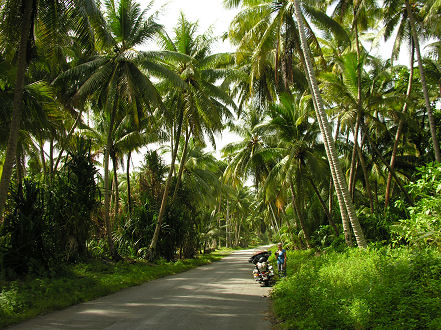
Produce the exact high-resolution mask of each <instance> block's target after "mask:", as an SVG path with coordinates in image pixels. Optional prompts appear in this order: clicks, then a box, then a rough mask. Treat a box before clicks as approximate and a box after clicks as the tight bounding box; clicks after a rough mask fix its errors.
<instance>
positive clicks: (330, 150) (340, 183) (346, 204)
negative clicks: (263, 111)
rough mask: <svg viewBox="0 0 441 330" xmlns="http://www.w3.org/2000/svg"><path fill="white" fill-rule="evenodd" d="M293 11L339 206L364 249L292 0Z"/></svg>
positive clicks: (296, 3)
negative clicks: (338, 196) (339, 196)
mask: <svg viewBox="0 0 441 330" xmlns="http://www.w3.org/2000/svg"><path fill="white" fill-rule="evenodd" d="M294 9H295V14H296V20H297V24H298V26H299V33H300V41H301V46H302V49H303V54H304V57H305V62H306V70H307V75H306V76H307V78H308V80H309V81H310V87H311V92H312V95H313V99H315V102H314V105H315V110H316V115H317V120H318V122H319V124H320V123H321V125H320V128H321V130H322V134H323V137H324V142H325V146H326V152H327V156H328V160H329V162H330V164H331V171H332V168H334V171H333V172H334V173H333V174H334V179H335V180H334V184H335V187H336V189H340V190H341V195H342V197H343V201H339V204H342V205H341V209H346V211H347V214H348V217H349V221H350V223H351V225H352V229H353V231H354V235H355V239H356V241H357V244H358V246H359V247H360V248H366V247H367V243H366V239H365V237H364V234H363V230H362V228H361V226H360V223H359V221H358V219H357V216H356V214H355V208H354V205H353V203H352V201H351V199H350V196H349V192H348V187H347V184H346V181H345V179H344V177H343V172H342V170H341V167H340V164H339V163H338V157H337V153H336V151H335V146H334V141H333V139H332V136H331V133H330V131H331V130H330V127H329V123H328V121H327V119H326V114H325V113H324V111H323V101H322V98H321V95H320V91H319V89H318V84H317V79H316V76H315V72H314V68H313V66H312V61H311V58H310V50H309V47H308V45H307V43H306V35H305V30H304V27H303V21H302V19H303V17H302V14H301V11H300V6H299V2H298V0H294Z"/></svg>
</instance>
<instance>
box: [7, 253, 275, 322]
mask: <svg viewBox="0 0 441 330" xmlns="http://www.w3.org/2000/svg"><path fill="white" fill-rule="evenodd" d="M254 251H255V250H242V251H236V252H234V253H233V254H232V255H230V256H228V257H225V258H224V259H222V260H221V261H219V262H215V263H212V264H210V265H206V266H201V267H199V268H195V269H192V270H189V271H187V272H185V273H180V274H177V275H173V276H168V277H164V278H162V279H158V280H154V281H151V282H148V283H146V284H143V285H140V286H136V287H131V288H128V289H124V290H122V291H119V292H117V293H115V294H111V295H109V296H106V297H103V298H100V299H97V300H94V301H89V302H86V303H82V304H79V305H75V306H72V307H69V308H67V309H65V310H62V311H59V312H53V313H50V314H47V315H44V316H40V317H37V318H35V319H32V320H30V321H26V322H24V323H21V324H19V325H17V326H15V327H12V328H11V329H155V330H156V329H167V330H169V329H229V330H232V329H271V323H270V321H269V317H268V313H269V302H268V299H269V298H267V296H268V294H269V290H270V289H269V288H264V287H260V286H259V284H257V283H256V282H255V281H254V280H253V278H252V264H250V263H248V258H249V257H250V256H251V255H252V254H253V253H254Z"/></svg>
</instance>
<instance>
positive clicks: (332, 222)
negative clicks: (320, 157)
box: [308, 176, 338, 236]
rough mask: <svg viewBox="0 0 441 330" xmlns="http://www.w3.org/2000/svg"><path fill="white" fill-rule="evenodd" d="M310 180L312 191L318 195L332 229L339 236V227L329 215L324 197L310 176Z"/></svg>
mask: <svg viewBox="0 0 441 330" xmlns="http://www.w3.org/2000/svg"><path fill="white" fill-rule="evenodd" d="M308 180H309V182H310V183H311V186H312V189H313V190H314V192H315V194H316V195H317V198H318V200H319V202H320V205H321V206H322V209H323V211H324V212H325V214H326V217H327V218H328V222H329V224H330V225H331V227H332V229H333V230H334V233H335V235H336V236H338V229H337V226H336V225H335V222H334V220H333V219H332V214H331V213H329V211H328V209H327V207H326V204H325V201H324V200H323V198H322V196H321V195H320V191H319V190H318V188H317V186H316V185H315V183H314V180H313V179H312V178H311V177H310V176H308Z"/></svg>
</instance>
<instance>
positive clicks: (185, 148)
mask: <svg viewBox="0 0 441 330" xmlns="http://www.w3.org/2000/svg"><path fill="white" fill-rule="evenodd" d="M190 135H191V134H190V131H189V129H188V127H187V130H186V132H185V143H184V150H183V151H182V157H181V163H180V164H179V172H178V178H177V180H176V186H175V191H174V192H173V197H172V200H171V203H172V204H173V202H174V201H175V198H176V194H177V193H178V189H179V185H180V183H181V179H182V173H183V172H184V167H185V162H186V161H187V149H188V141H189V140H190Z"/></svg>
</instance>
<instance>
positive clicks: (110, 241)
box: [103, 100, 121, 260]
mask: <svg viewBox="0 0 441 330" xmlns="http://www.w3.org/2000/svg"><path fill="white" fill-rule="evenodd" d="M114 102H115V104H114V106H113V109H112V113H111V114H110V125H109V132H108V133H107V143H106V148H105V150H104V160H103V167H104V223H105V225H106V236H107V243H108V244H109V250H110V254H111V255H112V258H113V259H114V260H120V259H121V257H120V256H119V254H118V253H117V251H116V249H115V245H114V244H113V238H112V231H113V228H112V227H113V226H112V225H111V223H110V194H111V189H110V182H109V160H110V150H111V148H112V144H113V137H112V135H113V124H114V121H115V112H116V107H117V100H114Z"/></svg>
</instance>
